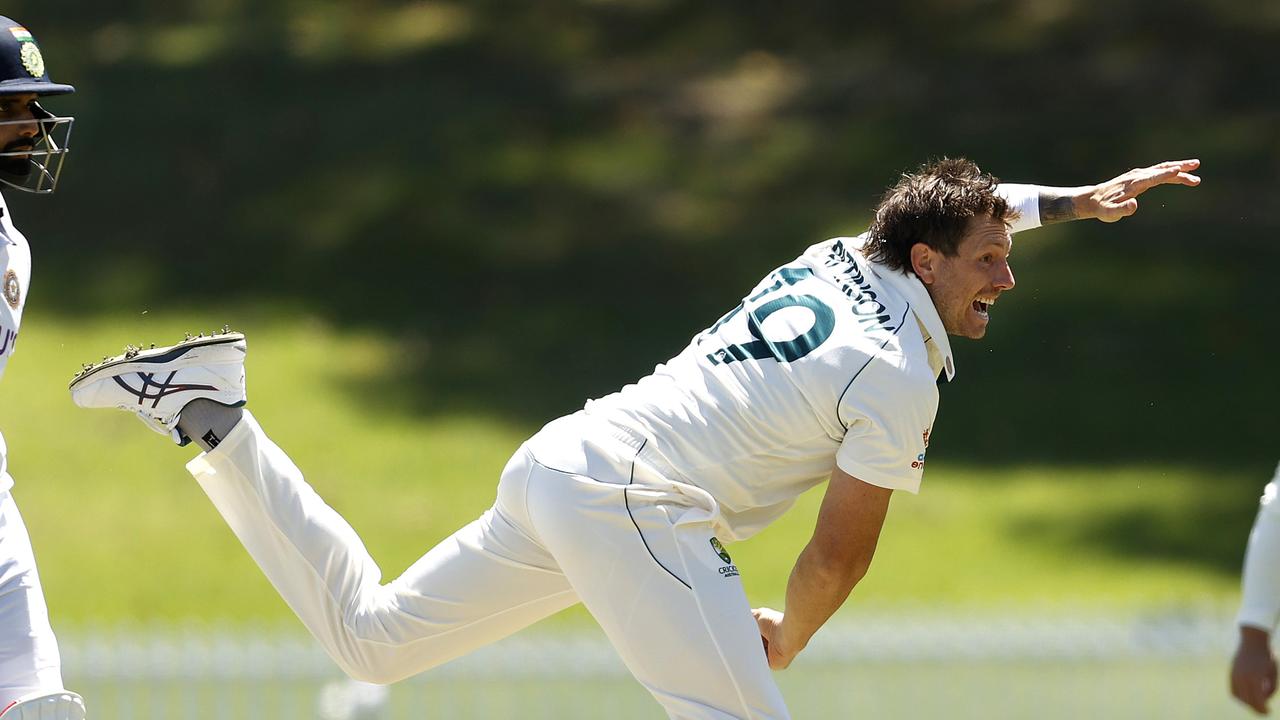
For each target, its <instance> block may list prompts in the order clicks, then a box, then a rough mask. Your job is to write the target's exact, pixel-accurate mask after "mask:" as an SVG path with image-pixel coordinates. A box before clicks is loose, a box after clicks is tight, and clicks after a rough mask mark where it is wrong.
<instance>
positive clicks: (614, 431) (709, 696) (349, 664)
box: [70, 159, 1200, 720]
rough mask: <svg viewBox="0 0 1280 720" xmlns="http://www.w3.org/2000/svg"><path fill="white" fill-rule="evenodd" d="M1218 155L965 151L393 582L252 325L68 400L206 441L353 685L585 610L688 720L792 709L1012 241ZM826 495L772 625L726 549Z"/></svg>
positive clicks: (565, 437) (616, 406) (528, 460)
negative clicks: (987, 158)
mask: <svg viewBox="0 0 1280 720" xmlns="http://www.w3.org/2000/svg"><path fill="white" fill-rule="evenodd" d="M1198 166H1199V162H1198V161H1196V160H1183V161H1174V162H1165V163H1160V164H1158V165H1153V166H1151V167H1146V168H1139V169H1135V170H1132V171H1130V172H1126V173H1124V174H1122V175H1120V176H1118V177H1116V178H1114V179H1112V180H1109V181H1106V182H1103V183H1100V184H1097V185H1089V186H1083V187H1076V188H1053V187H1041V186H1035V185H1000V184H999V183H998V182H997V180H996V178H994V177H993V176H991V175H989V174H987V173H984V172H982V171H981V170H979V168H978V167H977V166H976V165H974V164H973V163H972V162H969V161H967V160H963V159H943V160H939V161H936V162H932V163H930V164H927V165H925V166H923V167H921V168H920V169H919V170H917V171H916V172H913V173H909V174H906V175H904V176H903V177H902V178H901V179H900V180H899V181H898V182H897V184H895V185H894V186H893V187H892V188H890V189H889V190H888V192H887V193H886V194H885V196H884V199H883V200H882V202H881V203H880V205H879V207H878V208H877V209H876V213H875V220H874V222H873V224H872V226H871V228H870V230H869V231H868V232H867V233H865V234H863V235H861V236H858V237H841V238H835V239H831V240H827V241H826V242H821V243H818V244H816V245H813V246H812V247H810V248H808V249H807V250H805V251H804V252H803V253H802V254H801V255H800V256H799V257H797V258H796V259H795V260H793V261H791V262H789V263H787V264H785V265H783V266H781V267H778V268H777V269H775V270H773V271H772V272H770V273H769V274H767V275H766V276H765V277H764V279H762V280H761V281H760V282H759V283H758V284H757V285H756V286H755V287H754V288H752V289H751V290H750V291H749V292H748V293H747V294H746V295H745V296H744V297H743V298H742V300H741V302H739V303H737V305H736V306H735V307H732V308H730V309H729V310H728V311H727V312H726V313H725V314H724V315H723V316H722V317H720V318H719V319H717V320H715V321H714V322H713V323H711V324H710V325H709V326H708V327H707V329H706V330H704V331H702V332H700V333H698V334H697V335H696V336H695V337H694V338H693V339H692V340H691V341H690V343H689V345H688V346H687V347H686V348H685V349H684V351H683V352H681V353H680V354H679V355H677V356H676V357H674V358H672V359H671V360H669V361H667V362H666V363H663V364H661V365H658V366H657V367H656V368H655V369H654V371H653V373H652V374H650V375H648V376H647V377H644V378H642V379H640V380H639V381H638V382H636V383H635V384H632V385H627V386H626V387H624V388H622V389H621V390H620V391H619V392H616V393H614V394H612V395H608V396H606V397H603V398H599V399H596V400H592V401H589V402H587V403H586V405H585V406H584V407H583V408H582V409H581V410H580V411H578V412H576V413H573V414H571V415H568V416H565V417H562V418H559V419H556V420H553V421H552V422H550V423H549V424H547V425H546V426H545V427H544V428H542V430H540V431H539V432H538V433H537V434H535V435H534V436H533V437H532V438H530V439H529V440H528V441H527V442H525V443H524V444H523V445H522V446H521V447H520V448H519V449H518V450H517V451H516V452H515V454H514V455H513V456H512V458H511V460H510V461H509V462H508V463H507V466H506V468H505V469H504V470H503V472H502V475H501V478H500V481H499V483H498V488H497V498H496V500H495V502H494V505H493V507H492V508H490V509H489V510H488V511H486V512H485V513H484V514H483V515H481V516H480V517H479V518H478V519H477V520H475V521H474V522H472V523H471V524H469V525H467V526H465V527H463V528H462V529H460V530H458V531H457V532H456V533H454V534H453V535H452V536H450V537H448V538H446V539H445V540H444V541H442V542H440V543H439V544H438V545H436V546H435V547H433V548H431V549H430V550H428V551H427V552H426V554H425V555H423V556H422V557H421V558H420V559H419V560H418V561H416V562H415V563H414V564H413V565H412V566H411V567H410V568H409V569H408V570H406V571H405V573H404V574H403V575H401V576H400V577H398V578H396V579H395V580H392V581H391V582H389V583H385V584H384V583H383V582H382V573H381V571H380V570H379V568H378V566H377V564H376V563H375V562H374V561H373V559H372V558H371V557H370V556H369V553H368V552H367V551H366V550H365V547H364V545H363V544H362V542H361V540H360V538H359V537H358V536H357V535H356V533H355V531H354V530H352V528H351V527H350V526H349V525H348V524H347V523H346V522H345V521H344V520H343V519H342V518H341V517H340V516H339V515H338V514H337V513H336V512H334V511H333V510H332V509H331V508H330V507H328V506H327V505H326V504H325V503H324V501H323V500H322V499H321V498H320V497H319V496H318V495H317V494H316V493H315V492H314V491H313V490H312V488H311V487H310V486H309V485H308V484H307V483H306V482H305V480H304V479H303V475H302V473H301V471H300V470H299V469H298V468H297V467H296V466H295V465H294V463H293V462H292V461H291V460H290V459H289V457H288V456H287V455H285V453H284V451H282V450H281V449H280V448H279V447H278V446H276V445H275V444H274V443H273V442H272V441H271V440H270V439H269V438H268V436H267V434H266V433H265V432H264V431H263V429H262V426H260V425H259V424H258V420H257V418H255V417H254V416H253V414H252V413H250V412H249V411H248V410H246V409H245V408H244V407H243V406H244V404H245V402H246V400H247V394H246V391H245V371H244V362H245V352H246V343H245V339H244V337H243V336H242V335H241V334H239V333H234V332H222V333H215V334H213V335H211V336H198V337H193V338H189V339H187V340H185V341H183V342H181V343H178V344H177V345H173V346H170V347H162V348H154V349H151V350H139V349H137V348H129V349H128V351H127V352H126V353H125V354H124V355H122V356H120V357H117V358H113V359H111V360H108V361H105V362H103V363H101V364H99V365H96V366H90V367H87V368H86V369H85V370H84V371H83V372H81V373H80V374H79V375H77V376H76V378H75V379H74V380H73V381H72V383H71V388H70V389H71V394H72V397H73V399H74V401H75V402H76V403H77V404H78V405H80V406H82V407H91V408H92V407H106V408H120V409H124V410H128V411H130V412H133V413H135V414H137V415H138V416H139V417H140V418H141V419H142V420H143V421H144V422H145V423H146V424H148V425H149V426H150V427H152V428H153V429H155V430H157V431H159V432H160V433H163V434H166V435H169V436H170V437H171V438H173V439H174V440H176V441H177V442H178V443H179V444H184V443H186V442H188V441H191V442H194V443H196V444H197V445H198V446H199V447H200V448H201V449H202V450H203V451H204V452H203V453H201V454H200V455H199V456H198V457H196V458H195V459H194V460H192V461H191V462H190V463H189V464H188V465H187V468H188V469H189V470H190V472H191V473H192V475H194V476H195V478H196V480H197V482H199V484H200V485H201V487H202V488H203V489H204V491H205V493H206V494H207V495H208V496H209V499H210V500H212V502H213V504H214V507H216V508H217V510H218V512H219V513H221V514H222V516H223V517H224V518H225V519H226V521H227V523H228V525H230V527H231V529H232V531H233V532H234V533H235V534H236V536H237V537H238V538H239V539H240V541H241V542H242V543H243V544H244V546H245V548H246V549H247V550H248V551H249V553H250V555H252V556H253V558H254V560H255V561H256V562H257V563H258V565H259V567H261V569H262V571H263V572H264V573H265V574H266V576H267V577H268V578H269V579H270V581H271V582H272V584H273V585H274V586H275V587H276V589H277V590H278V591H279V593H280V594H281V596H282V597H283V598H284V600H285V602H287V603H288V604H289V606H290V607H291V608H292V609H293V611H294V612H295V613H296V614H297V615H298V617H299V618H300V619H301V620H302V622H303V623H304V624H305V625H306V626H307V628H308V629H310V631H311V632H312V634H313V635H315V637H316V638H317V640H319V642H320V644H321V645H323V646H324V648H325V650H326V651H328V653H329V655H330V656H332V657H333V659H334V661H335V662H337V664H338V665H340V666H341V667H342V669H343V670H345V671H346V672H347V673H348V674H350V675H351V676H352V677H355V678H358V679H361V680H366V681H369V682H375V683H391V682H395V681H397V680H400V679H402V678H405V677H408V676H410V675H414V674H416V673H420V672H422V671H424V670H427V669H428V668H431V667H434V666H437V665H439V664H441V663H444V662H447V661H448V660H451V659H453V658H456V657H458V656H460V655H463V654H465V653H468V652H470V651H472V650H475V649H476V648H478V647H481V646H483V645H485V644H488V643H491V642H493V641H495V640H498V639H499V638H502V637H504V636H507V635H509V634H511V633H513V632H515V631H517V630H519V629H520V628H523V627H525V626H527V625H529V624H531V623H533V622H535V621H537V620H540V619H542V618H544V617H546V616H548V615H550V614H552V613H555V612H557V611H559V610H562V609H564V608H566V607H569V606H570V605H573V604H575V603H582V604H584V605H585V606H586V608H587V609H588V610H589V611H590V612H591V614H592V616H593V617H594V618H595V620H596V621H597V622H599V624H600V626H601V627H602V628H603V629H604V632H605V633H606V634H607V635H608V637H609V639H610V641H611V642H612V644H613V646H614V648H616V649H617V652H618V654H619V655H620V656H621V657H622V660H623V661H624V662H625V663H626V666H627V667H628V668H629V669H630V671H631V673H632V674H633V675H634V676H635V678H636V679H637V680H638V681H639V682H640V683H641V684H643V685H644V687H645V688H646V689H648V690H649V692H650V693H651V694H652V695H653V697H654V698H655V699H656V700H657V702H658V703H660V704H661V705H662V707H663V708H664V709H665V710H666V712H667V713H668V714H669V715H670V717H672V718H698V719H702V720H712V719H715V720H725V719H728V718H760V719H764V718H769V719H777V718H787V717H789V715H788V711H787V707H786V704H785V703H784V702H783V698H782V695H781V694H780V692H779V691H778V687H777V685H776V684H775V682H774V679H773V676H772V672H771V669H772V670H781V669H783V668H786V667H787V666H788V665H789V664H790V663H791V662H792V660H793V659H794V658H795V657H796V655H797V654H798V653H800V652H801V651H802V650H803V649H804V648H805V645H806V644H807V643H808V642H809V639H810V638H811V637H812V636H813V634H814V633H815V632H816V631H817V630H818V628H819V627H821V626H822V624H823V623H824V622H826V620H827V619H828V618H829V617H830V616H831V614H832V613H834V612H835V611H836V609H837V608H839V607H840V605H841V604H842V603H843V602H844V601H845V599H846V598H847V597H848V595H849V593H850V591H851V590H852V589H853V587H854V586H855V585H856V584H857V583H858V581H859V580H860V579H861V578H862V577H863V576H864V574H865V573H866V572H867V569H868V567H869V566H870V564H871V559H872V556H873V555H874V553H875V548H876V542H877V540H878V538H879V536H880V530H881V526H882V524H883V522H884V519H885V515H886V513H887V512H888V508H889V499H890V497H891V496H892V495H893V494H894V492H895V491H904V492H907V493H916V492H917V491H918V490H919V489H920V484H921V478H922V477H923V474H924V468H925V458H926V449H927V447H928V444H929V439H930V433H931V431H932V428H933V421H934V415H935V412H936V410H937V405H938V383H940V382H946V381H951V380H952V379H953V378H954V377H955V374H956V367H955V361H954V359H953V356H952V351H951V345H950V340H949V339H948V336H950V335H954V336H961V337H966V338H973V339H978V338H981V337H983V335H985V334H986V332H987V327H988V324H989V323H990V322H991V316H992V312H993V308H994V306H995V304H996V303H997V301H998V300H1001V298H1002V297H1003V295H1004V293H1006V292H1008V291H1010V290H1012V289H1013V288H1014V277H1013V272H1012V270H1011V269H1010V265H1009V258H1010V252H1011V250H1012V247H1013V240H1012V234H1013V233H1015V232H1018V231H1023V230H1029V229H1032V228H1035V227H1038V226H1039V225H1042V224H1048V223H1054V222H1061V221H1065V220H1074V219H1085V218H1095V219H1098V220H1102V221H1106V222H1111V221H1115V220H1119V219H1120V218H1122V217H1125V216H1128V215H1131V214H1132V213H1133V212H1135V211H1136V210H1137V205H1138V200H1137V198H1138V196H1140V195H1142V194H1143V193H1144V192H1146V191H1148V190H1150V189H1152V188H1154V187H1156V186H1159V185H1164V184H1179V185H1190V186H1193V185H1197V184H1198V183H1199V182H1200V179H1199V178H1198V177H1197V176H1196V175H1194V174H1192V172H1193V171H1194V170H1196V169H1197V168H1198ZM533 380H534V379H532V378H531V381H533ZM424 481H426V479H424ZM824 481H825V482H826V484H827V485H826V493H825V496H824V498H823V501H822V505H821V509H820V510H819V512H818V517H817V523H816V526H815V528H814V532H813V537H812V539H811V540H810V541H809V543H808V545H807V546H806V547H805V548H804V550H803V551H802V552H801V553H800V556H799V557H798V558H797V560H796V563H795V568H794V570H793V571H792V573H791V577H790V579H789V581H788V583H787V589H786V605H785V606H784V608H783V609H782V610H781V611H779V610H773V609H769V608H757V609H754V610H753V609H752V608H751V606H750V605H749V604H748V602H747V597H746V594H745V593H744V591H743V586H742V580H741V577H740V576H739V573H740V569H739V568H738V566H737V565H736V564H735V563H734V561H733V558H732V557H731V555H730V554H729V551H728V545H729V544H730V543H731V542H732V541H735V540H741V539H743V538H747V537H750V536H751V535H753V534H755V533H756V532H758V531H759V530H760V529H762V528H764V527H765V526H767V525H768V524H769V523H771V522H772V521H773V520H775V519H776V518H778V517H779V516H780V515H782V513H784V512H785V511H786V510H787V509H788V508H789V507H790V506H791V505H792V503H793V502H794V500H795V499H796V497H797V496H798V495H799V494H800V493H802V492H804V491H805V490H808V489H809V488H812V487H814V486H816V485H819V484H821V483H823V482H824Z"/></svg>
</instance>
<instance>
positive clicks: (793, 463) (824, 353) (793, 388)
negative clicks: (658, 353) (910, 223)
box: [585, 185, 1039, 540]
mask: <svg viewBox="0 0 1280 720" xmlns="http://www.w3.org/2000/svg"><path fill="white" fill-rule="evenodd" d="M1001 192H1002V194H1004V195H1005V197H1006V198H1007V199H1009V200H1010V202H1011V204H1012V205H1013V206H1014V207H1015V208H1017V209H1018V210H1020V212H1021V217H1020V219H1019V220H1018V221H1017V222H1016V223H1015V224H1014V228H1013V229H1014V230H1015V231H1018V230H1024V229H1029V228H1033V227H1037V226H1038V225H1039V211H1038V207H1037V202H1038V195H1037V191H1036V189H1035V187H1034V186H1012V185H1003V186H1001ZM864 238H865V236H859V237H857V238H835V239H832V240H828V241H826V242H822V243H818V244H817V245H814V246H812V247H810V248H809V249H808V250H806V251H805V252H804V254H803V255H801V256H800V257H799V258H797V259H796V260H795V261H794V262H791V263H789V264H787V265H784V266H782V267H780V268H777V269H775V270H774V271H773V272H771V273H769V275H768V276H766V277H765V278H764V280H762V281H760V283H759V284H758V285H756V287H755V288H754V289H753V290H752V291H751V293H750V294H748V296H747V297H746V298H745V299H744V300H743V301H742V303H741V304H739V305H738V307H737V308H734V309H733V310H731V311H730V312H729V313H727V314H726V315H725V316H724V317H722V318H720V320H719V321H718V322H716V323H715V324H714V325H712V326H711V327H710V328H708V329H707V330H705V331H703V332H702V333H699V334H698V335H697V336H696V337H694V339H693V341H692V342H691V343H690V344H689V346H688V347H687V348H685V350H684V351H683V352H681V353H680V354H679V355H677V356H676V357H675V358H673V359H672V360H670V361H669V362H667V363H665V364H662V365H659V366H658V367H657V368H655V369H654V371H653V373H652V374H651V375H649V376H647V377H645V378H643V379H641V380H640V381H639V382H637V383H635V384H633V385H628V386H626V387H624V388H623V389H622V390H621V391H619V392H617V393H614V394H612V395H609V396H606V397H604V398H601V399H599V400H594V401H591V402H588V403H587V406H586V408H585V411H586V413H587V414H588V415H589V416H592V417H596V418H599V419H602V420H604V421H605V422H607V423H609V424H611V425H612V426H614V427H615V428H617V429H618V430H620V431H621V432H625V433H628V434H631V435H632V436H634V437H636V438H638V439H642V440H643V441H644V447H645V453H646V460H647V461H648V462H650V463H651V464H653V465H654V466H655V468H656V469H657V470H659V471H660V472H661V473H663V474H664V475H668V476H669V477H670V479H671V480H674V481H677V482H684V483H688V484H691V485H694V486H696V487H699V488H702V489H703V490H706V491H707V492H708V493H710V494H711V496H712V497H714V498H715V499H716V501H717V503H718V504H719V506H720V513H721V516H720V518H719V519H718V522H717V526H718V527H717V533H718V534H720V535H722V536H723V537H724V538H725V539H729V540H740V539H744V538H747V537H750V536H751V535H753V534H755V533H756V532H758V531H759V530H761V529H763V528H764V527H765V526H766V525H768V524H769V523H770V522H772V521H773V520H775V519H776V518H777V517H778V516H779V515H781V514H782V513H783V512H785V511H786V510H787V509H788V508H789V507H791V505H792V503H794V502H795V498H796V497H797V496H798V495H800V493H802V492H804V491H805V490H808V489H809V488H811V487H813V486H815V485H817V484H818V483H821V482H822V481H823V480H826V479H827V478H828V477H829V476H830V474H831V471H832V468H833V467H839V468H840V469H841V470H843V471H844V472H846V473H848V474H850V475H852V476H853V477H856V478H858V479H860V480H863V481H865V482H868V483H871V484H873V485H877V486H880V487H885V488H890V489H894V490H906V491H908V492H912V493H915V492H917V491H918V490H919V488H920V481H921V478H922V476H923V473H924V466H925V454H926V449H927V447H928V444H929V433H930V431H931V429H932V427H933V420H934V416H935V413H936V412H937V408H938V389H937V382H938V380H939V376H940V375H945V377H946V379H948V380H949V379H951V377H952V376H953V375H954V374H955V366H954V361H953V360H952V355H951V345H950V343H949V342H948V340H947V334H946V331H945V329H944V328H943V325H942V320H941V318H939V317H938V313H937V311H936V310H935V309H934V307H933V302H932V300H931V299H930V297H929V294H928V291H926V290H925V287H924V285H923V284H922V283H921V282H920V280H919V279H918V278H916V277H915V275H914V274H911V273H903V272H897V271H894V270H890V269H889V268H887V267H885V266H882V265H878V264H875V263H871V262H869V261H868V260H866V258H864V257H863V256H862V254H861V252H860V249H861V247H862V243H863V240H864Z"/></svg>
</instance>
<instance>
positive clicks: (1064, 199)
mask: <svg viewBox="0 0 1280 720" xmlns="http://www.w3.org/2000/svg"><path fill="white" fill-rule="evenodd" d="M1075 219H1076V208H1075V201H1074V200H1073V199H1072V198H1071V196H1070V195H1060V194H1057V193H1053V192H1050V191H1048V190H1041V191H1040V224H1041V225H1052V224H1054V223H1060V222H1067V221H1069V220H1075Z"/></svg>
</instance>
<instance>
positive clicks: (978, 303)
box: [973, 298, 996, 318]
mask: <svg viewBox="0 0 1280 720" xmlns="http://www.w3.org/2000/svg"><path fill="white" fill-rule="evenodd" d="M995 304H996V299H995V298H989V299H986V300H983V299H981V298H978V299H975V300H974V301H973V311H974V312H976V313H978V315H980V316H982V317H984V318H985V317H989V316H988V315H987V310H988V309H990V308H991V306H992V305H995Z"/></svg>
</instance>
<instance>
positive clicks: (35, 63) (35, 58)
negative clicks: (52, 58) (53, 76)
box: [22, 42, 44, 77]
mask: <svg viewBox="0 0 1280 720" xmlns="http://www.w3.org/2000/svg"><path fill="white" fill-rule="evenodd" d="M22 67H24V68H26V69H27V72H29V73H31V77H44V56H42V55H41V54H40V48H38V47H36V44H35V43H33V42H24V43H22Z"/></svg>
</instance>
